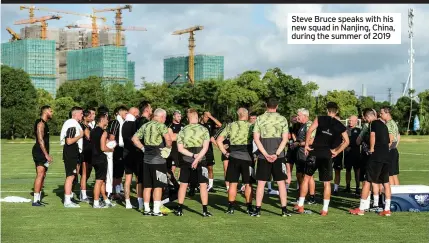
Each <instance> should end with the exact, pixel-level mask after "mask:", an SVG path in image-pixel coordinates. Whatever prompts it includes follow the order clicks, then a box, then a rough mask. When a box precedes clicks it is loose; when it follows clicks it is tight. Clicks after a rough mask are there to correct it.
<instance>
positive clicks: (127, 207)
mask: <svg viewBox="0 0 429 243" xmlns="http://www.w3.org/2000/svg"><path fill="white" fill-rule="evenodd" d="M125 208H126V209H135V208H136V207H135V206H133V205H132V204H127V205H126V206H125Z"/></svg>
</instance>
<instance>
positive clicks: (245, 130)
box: [217, 108, 255, 214]
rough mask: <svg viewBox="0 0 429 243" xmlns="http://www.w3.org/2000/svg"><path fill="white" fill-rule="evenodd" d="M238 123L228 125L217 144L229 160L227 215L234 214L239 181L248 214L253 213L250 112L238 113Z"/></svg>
mask: <svg viewBox="0 0 429 243" xmlns="http://www.w3.org/2000/svg"><path fill="white" fill-rule="evenodd" d="M237 114H238V121H235V122H232V123H230V124H228V126H227V127H226V128H225V129H224V130H223V131H222V133H221V134H220V135H219V137H218V138H217V144H218V146H219V149H220V151H221V152H222V154H223V155H224V156H225V157H226V158H229V163H228V168H227V170H226V178H225V180H226V181H228V182H229V190H228V210H227V211H226V213H227V214H234V204H235V197H236V196H237V185H238V179H239V178H240V175H241V180H242V182H243V183H244V185H245V189H244V195H245V198H246V205H247V213H248V214H251V213H253V209H252V197H253V195H252V186H251V184H252V183H254V182H255V180H254V178H253V174H254V173H253V171H254V164H253V153H252V149H253V146H252V140H253V136H252V129H253V125H252V124H250V123H249V122H248V121H247V120H248V117H249V112H248V110H247V109H245V108H240V109H238V111H237ZM225 138H229V141H230V147H229V150H230V152H228V151H227V150H226V149H225V147H224V144H223V141H224V139H225Z"/></svg>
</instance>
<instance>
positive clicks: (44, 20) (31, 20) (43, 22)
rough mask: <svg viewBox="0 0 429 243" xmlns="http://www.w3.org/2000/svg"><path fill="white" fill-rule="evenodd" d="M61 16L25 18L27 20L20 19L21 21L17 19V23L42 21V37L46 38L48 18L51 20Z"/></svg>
mask: <svg viewBox="0 0 429 243" xmlns="http://www.w3.org/2000/svg"><path fill="white" fill-rule="evenodd" d="M60 18H61V16H59V15H50V16H43V17H40V18H34V17H33V18H32V19H25V20H19V21H15V24H16V25H19V24H34V23H39V22H40V23H41V24H42V34H41V39H42V40H45V39H46V29H47V26H48V24H47V23H46V21H47V20H51V19H60Z"/></svg>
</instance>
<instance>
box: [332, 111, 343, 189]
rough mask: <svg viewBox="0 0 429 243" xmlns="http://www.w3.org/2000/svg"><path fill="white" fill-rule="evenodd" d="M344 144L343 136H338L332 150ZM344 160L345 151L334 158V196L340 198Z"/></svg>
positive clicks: (337, 117) (338, 118)
mask: <svg viewBox="0 0 429 243" xmlns="http://www.w3.org/2000/svg"><path fill="white" fill-rule="evenodd" d="M335 119H337V120H338V121H340V120H341V118H340V117H339V116H335ZM342 142H343V138H342V137H341V134H337V136H336V137H335V138H334V143H333V144H332V149H335V148H337V147H338V146H340V145H341V143H342ZM343 159H344V151H342V152H341V153H339V154H338V155H337V156H335V157H334V158H332V161H333V167H334V170H335V176H334V193H333V194H334V195H335V196H338V188H339V187H340V182H341V171H342V170H343Z"/></svg>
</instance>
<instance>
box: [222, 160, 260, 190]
mask: <svg viewBox="0 0 429 243" xmlns="http://www.w3.org/2000/svg"><path fill="white" fill-rule="evenodd" d="M240 175H241V181H242V182H243V183H244V184H253V183H255V182H256V180H255V165H254V163H253V161H247V160H241V159H236V158H233V157H229V162H228V168H227V170H226V177H225V181H228V182H230V183H238V181H239V179H240Z"/></svg>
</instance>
